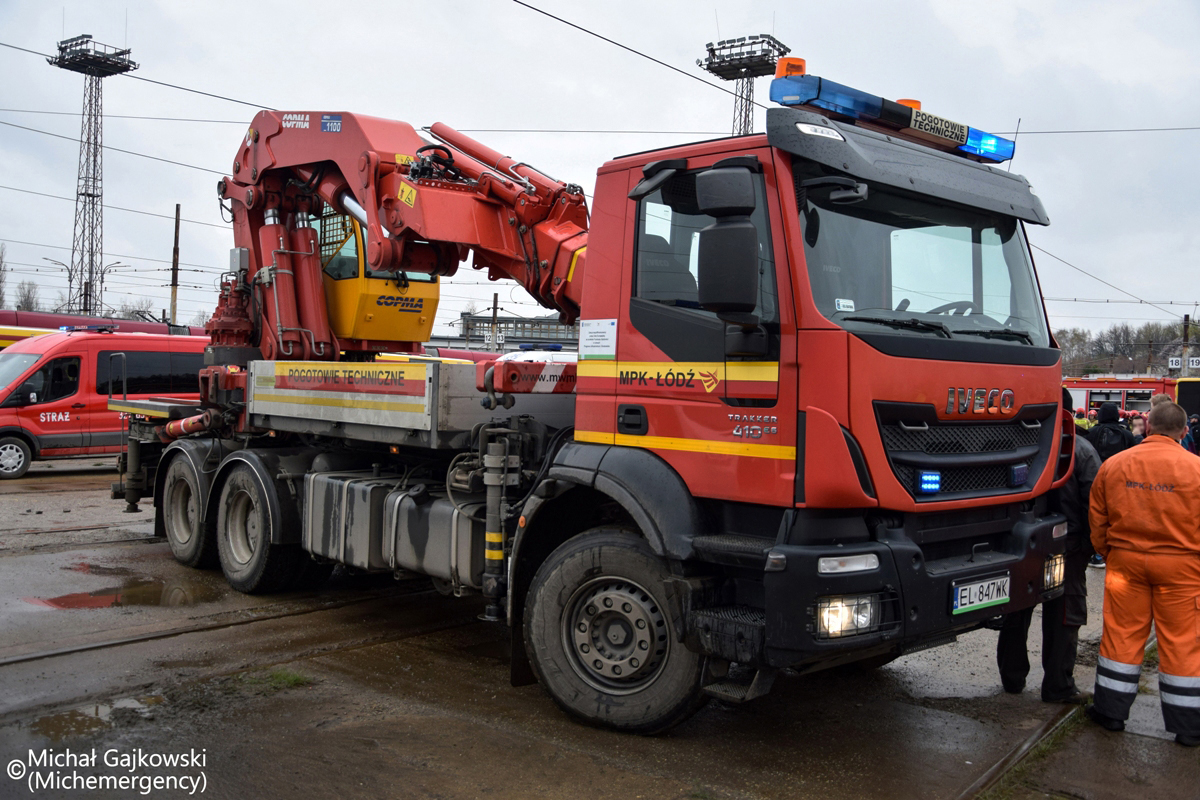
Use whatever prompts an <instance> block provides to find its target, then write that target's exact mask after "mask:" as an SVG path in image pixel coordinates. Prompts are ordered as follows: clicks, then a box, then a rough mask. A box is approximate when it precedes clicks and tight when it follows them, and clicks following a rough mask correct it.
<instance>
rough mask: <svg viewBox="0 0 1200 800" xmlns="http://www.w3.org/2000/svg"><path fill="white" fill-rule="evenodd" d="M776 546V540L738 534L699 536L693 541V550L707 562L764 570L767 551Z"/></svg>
mask: <svg viewBox="0 0 1200 800" xmlns="http://www.w3.org/2000/svg"><path fill="white" fill-rule="evenodd" d="M774 544H775V539H774V538H770V539H767V538H764V537H762V536H744V535H742V534H737V533H723V534H718V535H716V536H697V537H695V538H693V539H692V549H693V550H695V551H696V554H697V555H698V556H699V557H700V558H702V559H703V560H705V561H708V562H711V563H715V564H727V565H729V566H733V567H753V568H755V569H762V568H763V567H764V566H765V565H766V563H767V551H768V550H770V549H771V547H772V546H773V545H774Z"/></svg>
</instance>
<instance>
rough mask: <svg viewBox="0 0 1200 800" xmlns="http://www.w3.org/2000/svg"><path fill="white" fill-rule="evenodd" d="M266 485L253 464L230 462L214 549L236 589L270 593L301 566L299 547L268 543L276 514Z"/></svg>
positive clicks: (220, 504)
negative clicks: (259, 478) (250, 465)
mask: <svg viewBox="0 0 1200 800" xmlns="http://www.w3.org/2000/svg"><path fill="white" fill-rule="evenodd" d="M267 491H271V489H270V488H269V487H268V488H267V489H266V490H264V488H263V485H262V484H261V483H260V482H259V480H258V476H257V475H255V473H254V470H253V469H251V468H250V467H249V466H247V465H245V464H240V465H238V466H237V467H234V468H233V470H232V471H231V472H230V473H229V477H228V478H226V480H225V485H224V486H222V487H221V502H220V503H219V505H218V511H217V552H218V553H219V555H220V558H221V570H222V571H223V572H224V573H225V580H227V581H229V585H230V586H232V587H233V588H234V589H237V590H238V591H239V592H245V593H246V594H270V593H271V592H278V591H281V590H283V589H285V588H287V586H288V584H289V583H291V582H292V580H293V579H294V578H295V576H296V574H297V572H298V571H299V569H300V567H301V563H300V558H301V557H302V556H303V555H304V553H303V551H302V550H301V549H300V548H299V547H296V546H295V545H280V544H271V539H272V538H276V537H275V536H273V534H274V533H275V531H274V528H275V526H278V525H279V520H278V519H276V518H275V517H274V516H273V515H272V514H271V509H270V507H269V505H268V497H267V495H266V492H267Z"/></svg>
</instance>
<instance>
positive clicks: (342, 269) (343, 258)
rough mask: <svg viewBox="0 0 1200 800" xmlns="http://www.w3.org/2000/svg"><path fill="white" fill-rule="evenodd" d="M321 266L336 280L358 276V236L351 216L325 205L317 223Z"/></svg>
mask: <svg viewBox="0 0 1200 800" xmlns="http://www.w3.org/2000/svg"><path fill="white" fill-rule="evenodd" d="M317 226H318V237H317V241H318V242H319V243H320V248H321V267H322V268H323V269H324V270H325V274H326V275H328V276H329V277H331V278H333V279H334V280H335V281H340V280H345V279H346V278H357V277H358V237H356V236H355V235H354V227H353V225H352V224H351V222H350V217H348V216H347V215H345V214H338V213H336V212H335V211H334V210H333V209H332V208H330V207H329V206H326V207H325V211H324V213H323V214H322V215H321V218H320V220H319V221H318V223H317Z"/></svg>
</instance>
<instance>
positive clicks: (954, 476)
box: [892, 461, 1032, 494]
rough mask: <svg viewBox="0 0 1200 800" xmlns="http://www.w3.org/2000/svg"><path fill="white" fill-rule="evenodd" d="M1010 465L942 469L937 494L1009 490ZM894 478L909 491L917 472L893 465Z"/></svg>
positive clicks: (1026, 463) (904, 466) (1020, 462)
mask: <svg viewBox="0 0 1200 800" xmlns="http://www.w3.org/2000/svg"><path fill="white" fill-rule="evenodd" d="M1015 463H1017V464H1025V465H1026V466H1029V465H1030V464H1031V463H1032V462H1029V461H1017V462H1015ZM1011 466H1012V465H1011V464H989V465H987V466H982V467H948V468H947V467H943V468H942V469H941V470H940V472H941V473H942V490H941V492H939V494H947V493H949V492H986V491H990V490H995V489H1009V488H1011V487H1010V486H1009V480H1008V478H1009V475H1010V472H1009V470H1010V468H1011ZM892 468H893V469H894V470H895V471H896V477H897V478H899V479H900V482H901V483H902V484H903V485H904V487H905V488H906V489H908V490H909V491H911V490H912V487H913V486H915V485H916V478H917V474H916V473H917V470H916V468H915V467H910V466H909V465H907V464H893V465H892Z"/></svg>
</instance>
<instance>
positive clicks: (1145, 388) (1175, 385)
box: [1063, 375, 1200, 415]
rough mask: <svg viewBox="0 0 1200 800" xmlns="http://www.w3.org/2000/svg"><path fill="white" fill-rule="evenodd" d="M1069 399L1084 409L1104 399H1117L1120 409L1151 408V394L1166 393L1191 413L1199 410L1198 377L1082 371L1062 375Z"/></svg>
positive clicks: (1091, 408) (1136, 409)
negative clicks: (1082, 374)
mask: <svg viewBox="0 0 1200 800" xmlns="http://www.w3.org/2000/svg"><path fill="white" fill-rule="evenodd" d="M1063 387H1065V388H1066V389H1067V391H1069V392H1070V393H1071V403H1072V405H1074V406H1075V408H1077V409H1079V408H1082V409H1083V410H1084V411H1085V412H1087V411H1092V410H1095V409H1098V408H1100V406H1102V405H1103V404H1105V403H1116V404H1117V407H1118V408H1120V409H1121V410H1122V411H1139V412H1141V413H1143V414H1145V413H1149V411H1150V398H1151V397H1152V396H1154V395H1156V394H1165V395H1167V396H1169V397H1170V398H1171V399H1172V400H1174V401H1175V402H1176V403H1179V405H1181V406H1183V408H1184V410H1185V411H1187V412H1188V414H1189V415H1191V414H1200V378H1172V377H1168V376H1166V375H1085V376H1083V377H1081V378H1064V379H1063Z"/></svg>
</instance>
